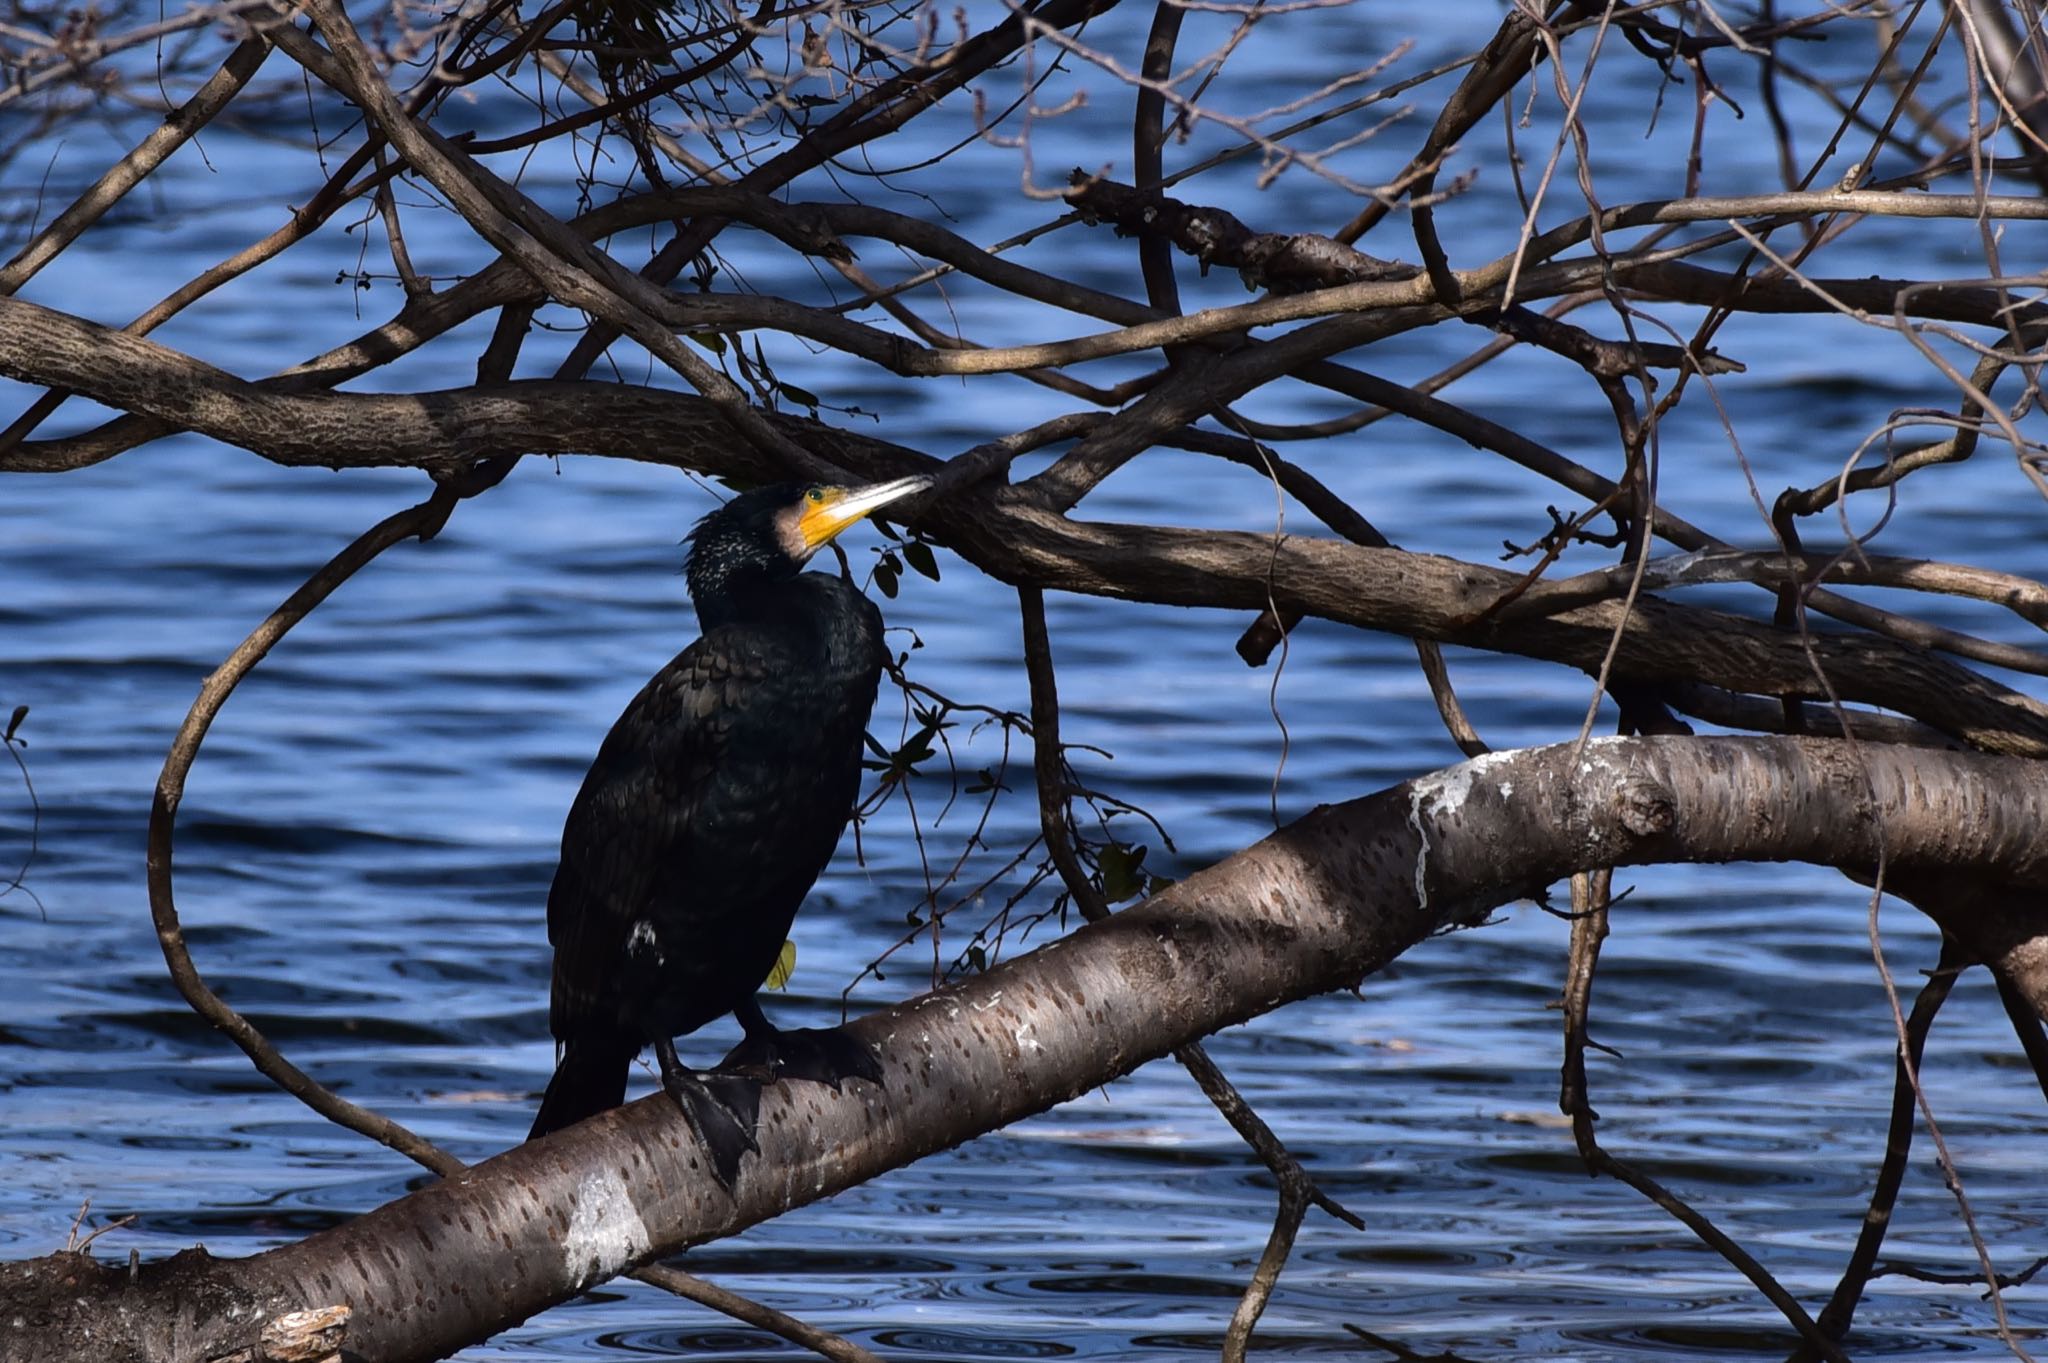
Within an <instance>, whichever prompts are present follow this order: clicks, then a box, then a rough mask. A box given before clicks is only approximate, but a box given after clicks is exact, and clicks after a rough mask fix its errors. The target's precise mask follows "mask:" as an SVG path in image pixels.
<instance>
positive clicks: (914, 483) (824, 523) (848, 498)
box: [796, 473, 932, 553]
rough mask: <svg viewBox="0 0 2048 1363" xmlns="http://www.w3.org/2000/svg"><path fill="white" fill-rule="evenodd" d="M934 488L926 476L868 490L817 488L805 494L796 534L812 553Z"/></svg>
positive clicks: (914, 476) (888, 483)
mask: <svg viewBox="0 0 2048 1363" xmlns="http://www.w3.org/2000/svg"><path fill="white" fill-rule="evenodd" d="M931 485H932V479H931V478H929V477H927V476H926V475H925V474H922V473H919V474H913V475H912V476H911V477H908V478H898V479H896V480H894V481H893V482H887V483H870V484H868V485H867V486H866V487H814V488H810V489H807V490H806V491H805V493H804V509H803V511H802V513H801V514H799V515H798V517H797V522H796V529H797V533H798V534H799V535H801V536H803V541H804V551H805V552H806V553H810V552H813V551H815V550H817V549H818V548H820V547H821V546H823V545H824V544H826V543H828V542H829V541H830V540H831V539H832V537H833V536H834V535H837V534H838V533H839V532H840V531H842V530H844V529H846V527H847V526H849V525H852V524H853V523H854V522H855V521H858V520H862V519H865V518H866V517H868V516H872V515H873V514H874V513H875V512H877V511H880V510H881V509H882V508H883V507H885V506H887V505H889V503H891V502H894V501H897V500H899V499H901V498H904V497H908V496H910V495H911V494H912V493H917V492H922V491H924V490H925V489H926V488H928V487H930V486H931Z"/></svg>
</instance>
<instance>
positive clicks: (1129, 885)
mask: <svg viewBox="0 0 2048 1363" xmlns="http://www.w3.org/2000/svg"><path fill="white" fill-rule="evenodd" d="M1144 864H1145V848H1144V847H1142V846H1139V847H1130V846H1126V845H1125V844H1123V843H1120V842H1113V843H1111V844H1110V845H1109V846H1107V847H1105V848H1103V849H1102V855H1101V856H1099V857H1097V858H1096V862H1095V865H1096V869H1097V870H1098V871H1100V872H1101V873H1102V897H1103V898H1104V899H1107V900H1108V901H1109V902H1110V903H1112V904H1121V903H1123V902H1124V901H1125V900H1126V899H1136V898H1137V897H1138V892H1139V891H1140V890H1142V889H1144V888H1145V882H1144V881H1143V879H1141V878H1140V876H1139V872H1138V868H1139V867H1141V866H1143V865H1144Z"/></svg>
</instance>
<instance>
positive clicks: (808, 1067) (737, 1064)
mask: <svg viewBox="0 0 2048 1363" xmlns="http://www.w3.org/2000/svg"><path fill="white" fill-rule="evenodd" d="M718 1069H719V1071H721V1072H724V1073H727V1074H747V1075H758V1076H760V1077H762V1078H763V1079H765V1080H768V1081H770V1082H772V1081H774V1080H777V1079H808V1080H810V1081H811V1082H813V1083H817V1084H830V1085H831V1086H832V1089H833V1091H834V1092H837V1091H838V1089H839V1086H840V1084H842V1083H844V1082H845V1081H846V1080H848V1079H865V1080H867V1081H868V1082H869V1083H871V1084H874V1085H876V1086H877V1087H879V1086H880V1085H881V1083H882V1064H881V1062H880V1061H879V1060H877V1059H875V1054H874V1052H873V1051H870V1050H869V1049H868V1048H867V1047H865V1046H863V1045H861V1044H860V1042H858V1041H855V1040H854V1039H853V1037H851V1036H850V1035H848V1034H847V1033H846V1032H844V1031H842V1030H841V1029H840V1028H837V1027H792V1028H790V1029H789V1030H787V1031H784V1030H781V1029H779V1028H778V1029H777V1030H775V1031H773V1032H766V1033H749V1034H748V1036H747V1038H746V1039H745V1040H744V1041H742V1042H740V1044H739V1045H737V1046H735V1047H733V1048H732V1051H731V1052H730V1053H729V1054H728V1055H727V1056H726V1057H725V1059H724V1060H721V1061H720V1062H719V1063H718Z"/></svg>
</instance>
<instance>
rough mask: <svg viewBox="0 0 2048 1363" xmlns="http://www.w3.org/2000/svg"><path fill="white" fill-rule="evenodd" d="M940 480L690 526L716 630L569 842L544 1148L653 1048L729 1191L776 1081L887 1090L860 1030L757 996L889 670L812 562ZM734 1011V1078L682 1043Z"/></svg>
mask: <svg viewBox="0 0 2048 1363" xmlns="http://www.w3.org/2000/svg"><path fill="white" fill-rule="evenodd" d="M931 481H932V480H931V479H929V478H925V477H914V478H899V479H897V480H895V481H894V482H888V483H877V484H873V485H870V486H866V487H851V488H849V487H827V486H822V485H818V484H811V485H802V484H778V485H776V486H773V487H764V488H759V489H756V490H755V491H752V492H746V493H742V494H741V495H739V496H737V497H735V498H733V499H732V500H731V501H729V502H727V503H726V504H725V505H724V506H722V507H720V508H719V509H718V510H716V511H713V512H712V513H711V514H710V515H708V516H706V517H704V519H703V520H702V521H700V522H699V523H698V524H697V528H696V529H695V530H693V531H692V532H691V534H690V541H691V545H690V551H689V557H688V561H687V563H686V565H685V568H684V576H685V580H686V581H687V583H688V586H689V592H690V596H691V598H692V599H693V600H694V601H695V602H696V604H697V620H698V624H699V626H700V627H701V628H702V630H703V637H701V638H699V639H698V640H697V641H696V642H695V643H693V644H691V645H690V646H689V647H688V648H686V649H684V650H683V651H682V652H681V653H680V654H678V655H676V658H675V660H674V661H672V662H670V663H669V664H668V666H666V667H664V668H662V669H661V671H659V672H657V673H655V674H654V676H653V678H652V679H651V680H649V681H648V683H647V685H646V686H644V687H643V688H641V691H640V694H639V695H637V696H635V697H634V698H633V702H632V704H630V705H628V706H627V707H626V711H625V713H624V714H622V715H620V716H619V719H618V722H617V723H616V724H614V725H613V726H612V731H611V732H610V733H609V734H607V735H606V736H605V740H604V744H603V746H602V747H601V748H599V750H598V754H597V760H596V761H595V762H594V763H592V764H591V768H590V773H589V775H587V776H586V777H584V780H583V789H582V790H581V791H580V792H579V793H578V794H577V796H576V802H575V804H574V805H573V806H571V808H570V810H569V818H568V822H567V824H566V825H565V826H564V828H563V829H562V859H561V863H560V865H559V866H558V867H557V868H556V871H555V881H554V887H553V889H551V890H550V891H549V893H548V941H549V942H550V943H552V944H553V946H554V949H555V968H554V988H553V995H552V1003H551V1008H550V1016H549V1020H550V1023H551V1025H552V1027H553V1030H554V1034H555V1041H556V1043H557V1046H558V1053H559V1055H560V1060H559V1063H558V1064H557V1065H556V1067H555V1075H554V1078H553V1079H552V1080H551V1081H550V1082H549V1084H548V1088H547V1093H546V1095H545V1096H544V1097H543V1098H542V1099H541V1106H540V1114H539V1116H538V1117H537V1118H536V1119H535V1121H534V1124H533V1131H532V1133H531V1135H530V1136H529V1137H528V1139H532V1138H533V1137H534V1136H541V1135H545V1134H546V1133H548V1132H550V1131H555V1130H558V1129H560V1128H562V1127H565V1126H568V1125H570V1124H571V1123H573V1122H579V1121H581V1120H583V1119H584V1118H585V1117H589V1116H592V1115H594V1114H596V1113H599V1112H603V1111H605V1110H606V1109H608V1108H612V1107H617V1106H618V1105H619V1104H620V1103H622V1102H624V1101H625V1091H626V1074H627V1070H628V1068H629V1067H630V1065H631V1063H632V1059H633V1057H634V1056H635V1055H637V1054H639V1052H640V1049H641V1047H643V1046H645V1045H647V1044H648V1043H649V1042H652V1043H653V1044H654V1048H655V1054H656V1056H657V1058H658V1059H659V1060H660V1062H661V1075H662V1086H663V1087H664V1088H665V1089H667V1091H668V1092H669V1094H670V1095H671V1096H672V1097H674V1098H675V1100H676V1102H677V1104H678V1106H680V1107H681V1108H682V1110H683V1114H684V1116H685V1117H687V1118H688V1119H689V1122H690V1125H691V1127H692V1128H693V1129H694V1130H695V1131H696V1133H697V1136H698V1139H699V1140H700V1141H701V1142H702V1143H703V1145H704V1146H705V1148H706V1150H707V1152H708V1153H709V1154H710V1156H711V1159H712V1165H713V1168H714V1170H715V1171H716V1172H717V1174H718V1176H719V1179H720V1181H721V1182H723V1183H724V1184H725V1185H726V1186H727V1187H730V1186H731V1185H732V1181H733V1176H734V1174H735V1173H736V1172H737V1170H738V1168H739V1161H740V1156H741V1153H742V1151H744V1150H749V1149H753V1148H755V1146H754V1121H755V1115H756V1113H757V1111H758V1105H759V1099H760V1089H759V1084H758V1080H760V1079H764V1078H765V1079H773V1078H775V1077H777V1076H778V1075H788V1076H791V1077H796V1078H808V1079H816V1080H819V1081H822V1082H825V1083H830V1084H833V1085H834V1086H835V1087H836V1086H837V1084H838V1082H839V1081H840V1080H841V1079H844V1078H852V1077H859V1078H866V1079H871V1080H874V1081H876V1082H880V1080H881V1077H882V1071H881V1067H880V1065H879V1064H878V1063H877V1062H876V1060H875V1058H874V1057H873V1056H872V1055H871V1054H869V1053H868V1052H867V1051H866V1050H865V1049H864V1048H863V1047H861V1046H860V1045H859V1044H857V1043H856V1042H854V1041H853V1040H852V1038H850V1037H848V1036H846V1035H845V1034H843V1033H841V1032H839V1031H837V1030H814V1029H800V1030H792V1031H782V1030H779V1029H777V1028H775V1027H773V1026H771V1025H770V1024H769V1022H768V1020H767V1019H766V1018H765V1017H763V1016H762V1014H761V1008H760V1005H759V1004H758V1003H757V1002H756V1001H755V999H754V991H755V990H756V989H758V988H759V987H760V986H761V983H762V982H763V981H764V980H765V979H766V978H767V976H768V973H769V971H770V970H771V969H772V968H773V967H774V965H775V961H776V957H777V955H778V954H779V953H780V951H781V949H782V944H783V942H784V940H785V939H786V938H787V936H788V933H789V926H790V923H791V921H792V920H793V919H794V918H795V917H796V911H797V908H798V906H799V905H801V904H802V903H803V900H804V896H805V895H806V894H808V893H809V892H810V888H811V885H812V883H813V882H814V881H816V880H817V878H818V873H819V872H820V871H822V870H824V869H825V864H826V862H828V861H829V860H830V859H831V857H832V849H833V848H834V847H835V846H837V845H838V842H839V835H840V833H841V832H843V831H844V830H845V827H846V821H847V818H848V817H849V816H850V815H851V813H852V811H853V804H854V799H855V797H856V796H857V794H858V793H859V787H860V759H861V749H862V741H863V736H864V734H865V732H866V729H867V721H868V714H869V712H870V711H871V710H872V709H873V708H874V704H875V692H876V689H877V687H878V685H879V683H880V681H881V676H882V663H883V661H884V652H883V647H882V616H881V612H880V611H878V610H876V609H875V606H874V603H873V602H871V601H869V600H868V598H867V597H866V596H864V595H862V594H861V593H860V592H859V591H858V590H856V589H855V588H854V587H853V586H852V585H851V584H850V583H848V582H846V581H845V580H844V579H842V578H840V577H838V576H835V575H828V574H824V573H805V572H802V571H800V570H801V569H802V567H803V565H804V563H805V561H806V560H807V559H809V558H810V557H811V555H812V554H814V553H816V552H817V550H818V549H819V548H820V547H822V546H823V545H824V544H826V543H827V542H829V541H830V540H831V539H832V537H833V536H835V535H837V534H838V533H839V532H840V531H842V530H844V529H846V528H847V527H848V526H850V525H852V524H854V523H855V522H856V521H859V520H861V519H862V518H864V517H866V516H867V515H869V514H870V513H872V512H874V511H877V510H879V509H880V508H882V507H884V506H887V505H889V504H890V503H892V502H894V501H896V500H897V499H898V498H901V497H907V496H909V495H911V494H912V493H916V492H921V491H923V490H924V489H925V488H927V487H929V486H930V485H931ZM727 1013H733V1014H735V1015H736V1016H737V1017H738V1019H739V1021H740V1025H741V1026H742V1027H743V1028H744V1029H745V1031H746V1040H745V1041H743V1042H742V1043H741V1044H740V1046H739V1047H738V1048H736V1049H735V1050H734V1051H733V1052H732V1054H731V1055H729V1056H727V1057H726V1059H725V1061H724V1062H723V1063H722V1064H721V1065H720V1066H719V1068H718V1069H717V1070H715V1071H712V1072H710V1073H708V1074H703V1075H699V1074H696V1073H693V1072H692V1071H690V1070H689V1069H686V1068H685V1067H684V1066H683V1065H682V1063H681V1062H680V1061H679V1060H677V1058H676V1051H675V1041H674V1038H675V1037H677V1036H680V1035H683V1034H684V1033H687V1032H694V1031H696V1030H697V1029H698V1028H699V1027H702V1026H703V1025H704V1024H706V1023H707V1022H711V1021H712V1020H714V1019H716V1018H720V1017H723V1016H724V1015H725V1014H727ZM736 1071H737V1072H738V1073H735V1072H736ZM742 1075H744V1076H745V1077H742Z"/></svg>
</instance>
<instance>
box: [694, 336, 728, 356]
mask: <svg viewBox="0 0 2048 1363" xmlns="http://www.w3.org/2000/svg"><path fill="white" fill-rule="evenodd" d="M688 334H689V337H690V339H691V340H693V341H695V342H696V343H697V344H698V345H700V346H702V347H704V348H705V349H706V350H708V351H710V352H711V353H712V354H714V355H723V354H724V353H725V337H723V336H721V335H719V334H718V333H717V332H715V331H692V332H690V333H688Z"/></svg>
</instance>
